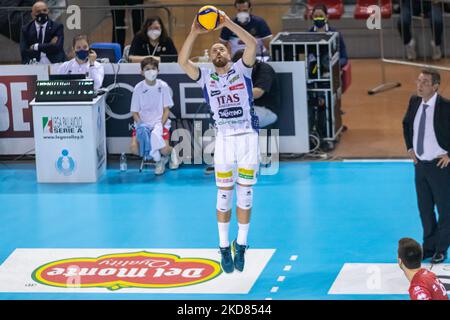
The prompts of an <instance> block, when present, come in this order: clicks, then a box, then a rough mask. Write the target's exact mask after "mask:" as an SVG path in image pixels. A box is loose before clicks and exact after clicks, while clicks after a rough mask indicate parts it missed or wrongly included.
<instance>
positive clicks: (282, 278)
mask: <svg viewBox="0 0 450 320" xmlns="http://www.w3.org/2000/svg"><path fill="white" fill-rule="evenodd" d="M284 279H286V277H285V276H279V277H278V279H277V282H283V281H284Z"/></svg>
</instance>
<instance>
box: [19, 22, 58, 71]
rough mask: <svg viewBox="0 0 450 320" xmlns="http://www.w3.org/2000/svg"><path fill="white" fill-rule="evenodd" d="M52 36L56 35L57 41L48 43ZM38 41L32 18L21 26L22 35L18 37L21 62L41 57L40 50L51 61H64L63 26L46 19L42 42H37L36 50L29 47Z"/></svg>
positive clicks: (24, 62)
mask: <svg viewBox="0 0 450 320" xmlns="http://www.w3.org/2000/svg"><path fill="white" fill-rule="evenodd" d="M53 37H58V41H57V42H56V43H55V44H53V43H50V41H51V40H52V38H53ZM37 42H38V34H37V31H36V26H35V24H34V20H33V21H31V22H29V23H27V24H26V25H24V26H23V27H22V35H21V38H20V52H21V55H22V63H23V64H26V63H28V62H30V60H33V58H36V60H37V61H39V60H40V59H41V52H44V53H45V54H46V55H47V58H48V60H50V62H51V63H58V62H64V61H65V60H66V54H65V53H64V27H63V25H62V24H60V23H58V22H56V21H52V20H48V23H47V27H46V28H45V37H44V43H41V44H39V47H38V50H37V51H34V50H31V49H30V46H31V45H33V44H35V43H37Z"/></svg>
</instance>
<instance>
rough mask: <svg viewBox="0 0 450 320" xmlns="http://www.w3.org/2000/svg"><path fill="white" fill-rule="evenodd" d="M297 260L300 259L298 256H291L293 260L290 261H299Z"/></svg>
mask: <svg viewBox="0 0 450 320" xmlns="http://www.w3.org/2000/svg"><path fill="white" fill-rule="evenodd" d="M297 258H298V256H291V258H290V259H289V260H291V261H295V260H297Z"/></svg>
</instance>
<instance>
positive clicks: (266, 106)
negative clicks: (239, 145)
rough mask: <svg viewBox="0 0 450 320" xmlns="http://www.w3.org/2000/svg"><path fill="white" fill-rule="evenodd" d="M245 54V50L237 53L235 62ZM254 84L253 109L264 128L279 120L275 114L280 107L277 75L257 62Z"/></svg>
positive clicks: (253, 72) (253, 78)
mask: <svg viewBox="0 0 450 320" xmlns="http://www.w3.org/2000/svg"><path fill="white" fill-rule="evenodd" d="M243 54H244V50H239V51H237V52H236V53H235V54H234V56H233V59H232V60H233V62H237V61H238V60H239V59H241V58H242V55H243ZM252 82H253V89H252V91H253V99H254V100H253V101H254V106H253V109H254V110H255V113H256V115H257V116H258V118H259V126H260V127H261V128H264V127H267V126H269V125H271V124H273V123H275V122H276V121H277V119H278V116H277V115H276V114H275V113H274V111H277V110H278V109H279V107H280V88H279V85H278V79H277V75H276V73H275V70H273V68H272V67H271V66H270V65H269V64H267V63H265V62H263V61H258V60H256V62H255V65H254V66H253V70H252Z"/></svg>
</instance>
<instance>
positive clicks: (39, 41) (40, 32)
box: [38, 26, 43, 44]
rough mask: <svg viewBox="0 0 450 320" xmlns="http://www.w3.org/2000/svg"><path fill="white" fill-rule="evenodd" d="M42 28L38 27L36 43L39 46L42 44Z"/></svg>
mask: <svg viewBox="0 0 450 320" xmlns="http://www.w3.org/2000/svg"><path fill="white" fill-rule="evenodd" d="M42 28H43V26H40V27H39V33H38V43H39V44H41V43H42V40H43V39H42Z"/></svg>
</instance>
